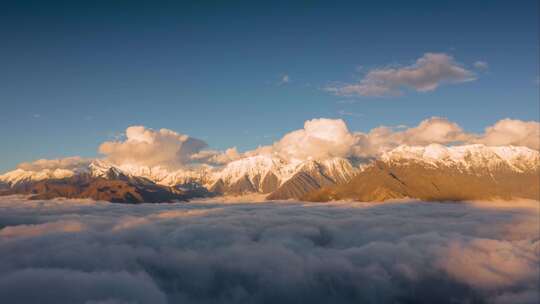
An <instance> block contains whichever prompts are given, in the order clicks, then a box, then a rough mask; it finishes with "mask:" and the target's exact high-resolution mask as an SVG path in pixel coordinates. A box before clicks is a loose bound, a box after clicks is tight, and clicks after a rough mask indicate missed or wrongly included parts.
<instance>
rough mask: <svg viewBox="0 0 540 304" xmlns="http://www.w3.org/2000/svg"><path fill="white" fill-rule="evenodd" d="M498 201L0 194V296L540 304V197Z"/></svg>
mask: <svg viewBox="0 0 540 304" xmlns="http://www.w3.org/2000/svg"><path fill="white" fill-rule="evenodd" d="M500 204H501V205H500V206H499V205H498V203H496V202H489V203H474V204H472V203H463V204H442V203H429V202H401V203H387V204H366V203H329V204H313V205H305V204H303V203H294V202H281V203H260V204H234V203H230V204H215V203H193V204H158V205H152V204H145V205H137V206H129V205H122V206H119V205H115V204H108V203H98V202H91V201H84V200H76V201H72V200H51V201H28V200H24V199H22V198H14V197H2V198H0V209H1V210H2V212H1V214H0V227H2V229H0V256H2V259H0V299H2V300H3V302H5V303H43V304H46V303H141V304H144V303H152V304H156V303H207V304H208V303H299V302H301V303H314V304H317V303H343V304H345V303H383V304H384V303H442V304H444V303H500V304H504V303H508V304H510V303H524V304H527V303H530V304H532V303H538V301H539V297H540V293H539V291H538V284H539V283H540V282H539V277H538V271H537V270H538V263H539V256H538V254H537V250H538V246H539V245H540V243H539V241H538V224H539V222H538V221H539V220H538V217H537V214H538V211H539V210H538V207H539V206H538V203H537V202H530V201H529V202H526V201H525V202H517V201H514V202H512V203H511V204H505V205H502V204H503V203H500ZM43 208H46V210H47V212H45V213H43V212H36V210H43ZM464 214H465V215H466V216H463V215H464ZM359 232H361V233H359Z"/></svg>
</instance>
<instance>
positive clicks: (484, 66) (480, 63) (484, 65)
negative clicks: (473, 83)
mask: <svg viewBox="0 0 540 304" xmlns="http://www.w3.org/2000/svg"><path fill="white" fill-rule="evenodd" d="M473 65H474V67H475V68H477V69H478V70H487V69H488V68H489V64H488V63H487V62H485V61H481V60H479V61H476V62H475V63H474V64H473Z"/></svg>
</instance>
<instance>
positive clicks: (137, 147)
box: [99, 126, 207, 168]
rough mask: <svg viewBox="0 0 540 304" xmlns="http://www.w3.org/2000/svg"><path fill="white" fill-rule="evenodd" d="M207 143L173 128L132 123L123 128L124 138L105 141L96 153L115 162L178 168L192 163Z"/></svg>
mask: <svg viewBox="0 0 540 304" xmlns="http://www.w3.org/2000/svg"><path fill="white" fill-rule="evenodd" d="M206 146H207V144H206V143H205V142H204V141H202V140H200V139H196V138H193V137H190V136H188V135H184V134H180V133H177V132H174V131H172V130H168V129H160V130H152V129H148V128H146V127H144V126H131V127H129V128H127V129H126V133H125V140H120V141H108V142H104V143H103V144H101V145H100V146H99V152H100V153H102V154H104V155H105V156H106V157H107V159H108V160H109V161H111V162H113V163H115V164H120V165H122V164H135V165H142V166H149V167H152V166H158V165H159V166H164V167H168V168H179V167H182V166H183V165H185V164H188V163H190V162H192V159H191V157H192V155H194V154H197V153H199V152H200V151H201V150H202V149H204V148H205V147H206Z"/></svg>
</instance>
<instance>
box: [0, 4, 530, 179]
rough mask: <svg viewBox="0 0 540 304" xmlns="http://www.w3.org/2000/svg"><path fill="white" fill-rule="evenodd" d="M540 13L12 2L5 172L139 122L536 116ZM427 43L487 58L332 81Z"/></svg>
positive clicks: (218, 126) (178, 126)
mask: <svg viewBox="0 0 540 304" xmlns="http://www.w3.org/2000/svg"><path fill="white" fill-rule="evenodd" d="M290 2H293V3H290ZM538 12H539V4H538V1H369V2H368V1H350V2H348V1H320V2H318V1H283V2H280V1H268V2H267V3H266V4H261V2H260V1H246V2H240V1H228V2H225V1H193V2H189V1H170V2H158V1H146V2H142V1H65V2H57V1H12V3H9V2H2V4H0V39H1V42H0V67H1V72H0V105H1V111H0V122H1V128H0V141H1V142H2V143H3V144H2V151H1V152H0V156H1V157H0V171H5V170H7V169H9V168H12V167H14V166H15V165H16V164H17V163H18V162H21V161H25V160H31V159H37V158H54V157H61V156H69V155H81V156H94V155H95V154H96V149H97V146H98V145H99V143H101V142H102V141H104V140H107V139H110V138H111V137H112V136H114V135H115V134H118V133H119V132H122V131H123V130H124V129H125V128H126V127H127V126H130V125H134V124H140V125H145V126H147V127H151V128H169V129H172V130H175V131H178V132H181V133H185V134H189V135H192V136H195V137H198V138H202V139H204V140H206V141H207V142H208V143H209V144H210V145H211V147H213V148H217V149H221V148H226V147H229V146H232V145H236V146H238V148H239V149H240V150H246V149H250V148H253V147H256V146H257V145H260V144H268V143H271V142H272V141H274V140H275V139H277V138H279V137H280V136H281V135H282V134H284V133H285V132H288V131H290V130H293V129H298V128H301V127H302V124H303V122H304V121H305V120H307V119H311V118H316V117H329V118H338V117H339V118H343V119H344V120H346V122H347V123H348V126H349V128H350V129H351V130H369V129H371V128H373V127H376V126H379V125H381V124H384V125H400V124H406V125H415V124H417V123H418V122H419V121H420V120H422V119H424V118H427V117H430V116H444V117H448V118H449V119H450V120H452V121H456V122H458V123H459V124H460V125H461V126H463V127H464V128H465V129H467V130H469V131H480V130H482V129H483V128H484V127H485V126H487V125H491V124H493V123H494V122H495V121H497V120H499V119H502V118H506V117H509V118H516V119H522V120H538V119H539V117H538V115H539V106H538V98H539V97H538V83H537V82H538V75H539V71H538V66H539V59H538V57H539V51H540V50H539V41H538V35H539V31H538V22H539V16H538ZM427 52H436V53H446V54H448V55H451V56H453V57H454V58H455V60H456V61H457V62H459V63H461V64H463V65H464V66H466V67H467V68H468V69H470V70H474V69H473V63H474V62H476V61H485V62H487V63H488V65H489V68H488V69H487V70H483V71H478V70H474V71H475V73H477V77H478V79H477V80H475V81H471V82H465V83H460V84H455V85H446V86H440V87H438V88H437V89H436V90H433V91H430V92H416V91H414V90H410V91H406V93H405V94H403V95H402V96H399V97H391V98H388V97H386V98H377V97H369V96H361V97H353V98H350V97H342V96H336V95H333V94H330V93H329V92H327V91H325V90H323V88H324V87H326V86H328V85H329V84H330V83H333V82H342V83H353V82H355V81H358V79H360V78H361V77H362V76H363V75H364V74H365V72H366V71H368V70H370V69H373V68H380V67H385V66H389V65H395V64H400V65H410V64H412V63H414V61H415V60H416V59H418V58H420V57H421V56H422V55H423V54H424V53H427ZM359 67H361V68H359ZM284 75H288V77H289V82H287V83H280V81H281V79H282V77H283V76H284ZM348 114H350V115H348Z"/></svg>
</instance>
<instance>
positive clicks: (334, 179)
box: [0, 144, 540, 199]
mask: <svg viewBox="0 0 540 304" xmlns="http://www.w3.org/2000/svg"><path fill="white" fill-rule="evenodd" d="M539 155H540V154H539V152H538V151H536V150H531V149H529V148H526V147H515V146H498V147H492V146H484V145H463V146H453V147H447V146H443V145H437V144H432V145H428V146H400V147H398V148H395V149H394V150H391V151H389V152H386V153H384V154H383V155H382V156H381V157H380V159H379V161H382V162H383V163H386V164H387V165H388V166H392V167H395V168H398V167H404V166H409V165H410V164H417V165H420V166H421V167H423V168H425V169H437V170H439V171H441V172H442V171H444V170H446V169H452V170H455V172H458V173H459V172H461V173H467V174H475V175H478V176H488V177H489V176H491V177H493V176H495V175H497V174H500V173H501V172H502V171H504V172H508V171H512V172H517V173H522V172H531V171H535V170H538V169H539V166H540V156H539ZM370 166H373V163H372V164H371V165H369V164H364V165H363V167H362V168H360V167H358V166H356V165H353V164H352V163H351V161H349V160H348V159H345V158H329V159H323V160H306V161H302V162H293V163H291V162H287V161H285V160H283V159H281V158H279V157H276V156H273V155H257V156H251V157H246V158H242V159H240V160H236V161H233V162H230V163H229V164H227V165H226V166H224V167H210V166H199V167H186V168H182V169H178V170H173V171H169V170H167V169H166V168H163V167H159V166H155V167H144V166H134V165H122V166H115V165H113V164H111V163H109V162H107V161H104V160H94V161H92V162H91V163H89V164H85V165H81V166H80V167H76V168H70V169H43V170H38V171H30V170H23V169H16V170H13V171H11V172H8V173H5V174H3V175H0V186H2V187H4V188H5V187H6V185H7V186H8V187H17V186H24V185H27V184H31V183H33V182H38V181H42V180H47V179H65V178H70V177H73V176H77V175H82V174H87V175H89V176H91V177H98V178H104V179H111V180H113V179H120V180H124V181H129V182H132V183H137V184H140V185H145V184H148V183H151V182H153V183H156V184H159V185H163V186H168V187H175V188H177V189H181V190H193V189H205V190H206V189H207V190H210V191H211V192H215V193H222V194H244V193H250V192H251V193H253V192H258V193H266V194H269V197H276V198H278V199H286V198H290V196H291V195H293V196H295V197H298V196H299V195H302V194H305V193H307V192H309V191H312V190H313V189H318V188H320V187H326V186H331V185H337V184H345V183H348V182H349V181H350V180H351V179H353V178H354V177H355V176H357V175H358V174H359V173H360V172H363V170H364V169H365V168H369V167H370ZM272 194H273V195H272Z"/></svg>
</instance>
